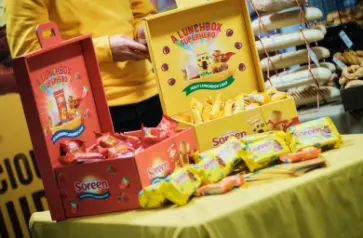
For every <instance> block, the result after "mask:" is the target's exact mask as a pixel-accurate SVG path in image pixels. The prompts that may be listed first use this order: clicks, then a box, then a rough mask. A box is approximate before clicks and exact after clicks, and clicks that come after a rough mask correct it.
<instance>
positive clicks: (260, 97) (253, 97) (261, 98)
mask: <svg viewBox="0 0 363 238" xmlns="http://www.w3.org/2000/svg"><path fill="white" fill-rule="evenodd" d="M247 98H248V100H249V101H250V102H251V103H258V104H261V105H263V104H267V103H269V102H271V96H270V95H269V94H268V93H254V94H248V95H247Z"/></svg>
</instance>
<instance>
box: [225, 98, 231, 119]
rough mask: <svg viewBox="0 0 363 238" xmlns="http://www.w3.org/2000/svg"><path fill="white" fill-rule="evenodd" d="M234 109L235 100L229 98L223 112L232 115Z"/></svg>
mask: <svg viewBox="0 0 363 238" xmlns="http://www.w3.org/2000/svg"><path fill="white" fill-rule="evenodd" d="M232 109H233V100H231V99H229V100H227V101H226V103H225V104H224V113H223V116H230V115H232Z"/></svg>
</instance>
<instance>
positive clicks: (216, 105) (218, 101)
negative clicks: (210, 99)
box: [210, 94, 223, 119]
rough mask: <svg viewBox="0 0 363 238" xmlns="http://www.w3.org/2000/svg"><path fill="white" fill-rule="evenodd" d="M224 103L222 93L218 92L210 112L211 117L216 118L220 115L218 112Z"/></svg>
mask: <svg viewBox="0 0 363 238" xmlns="http://www.w3.org/2000/svg"><path fill="white" fill-rule="evenodd" d="M222 104H223V101H222V95H221V94H218V95H217V98H216V101H215V102H214V104H213V107H212V111H211V113H210V117H211V119H216V118H217V117H218V113H219V112H220V111H221V109H222V106H223V105H222Z"/></svg>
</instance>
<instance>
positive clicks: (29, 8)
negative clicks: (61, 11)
mask: <svg viewBox="0 0 363 238" xmlns="http://www.w3.org/2000/svg"><path fill="white" fill-rule="evenodd" d="M49 4H50V3H49V0H10V1H6V3H5V20H6V25H7V37H8V43H9V48H10V52H11V55H12V57H16V56H20V55H23V54H25V53H28V52H31V51H34V50H37V49H39V48H40V45H39V42H38V39H37V36H36V34H35V28H36V26H37V25H39V24H41V23H44V22H47V21H49V13H48V12H49V11H48V9H49V8H50V5H49ZM93 43H94V46H95V49H96V54H97V58H98V61H100V62H105V61H108V62H111V61H112V53H111V47H110V42H109V36H102V37H98V38H93Z"/></svg>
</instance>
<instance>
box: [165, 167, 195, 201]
mask: <svg viewBox="0 0 363 238" xmlns="http://www.w3.org/2000/svg"><path fill="white" fill-rule="evenodd" d="M201 183H202V180H201V178H200V177H199V176H198V174H197V172H196V170H195V169H194V168H193V167H192V166H186V167H183V168H180V169H178V170H176V171H174V172H173V173H172V174H171V175H170V176H169V177H168V178H167V179H166V183H165V187H164V194H165V197H166V199H168V200H169V201H170V202H173V203H175V204H177V205H179V206H183V205H185V204H187V203H188V201H189V198H190V197H191V196H192V195H193V194H194V193H195V191H197V189H198V188H199V187H200V185H201Z"/></svg>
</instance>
